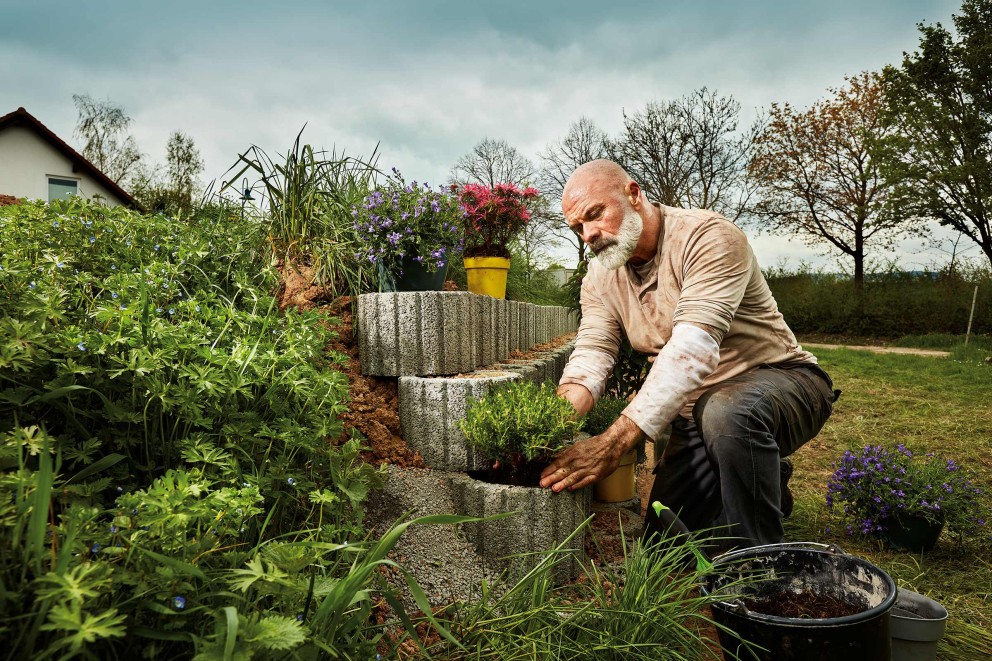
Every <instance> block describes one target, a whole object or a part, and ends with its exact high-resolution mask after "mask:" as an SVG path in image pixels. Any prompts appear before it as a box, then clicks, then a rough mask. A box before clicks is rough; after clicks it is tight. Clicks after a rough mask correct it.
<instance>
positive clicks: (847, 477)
mask: <svg viewBox="0 0 992 661" xmlns="http://www.w3.org/2000/svg"><path fill="white" fill-rule="evenodd" d="M834 468H835V470H834V473H833V475H831V476H830V479H829V480H828V481H827V497H826V500H827V507H828V508H829V509H831V510H832V509H833V508H834V506H837V507H838V508H840V509H842V515H843V518H844V519H845V520H846V521H847V522H848V525H847V531H848V533H849V534H851V535H855V534H861V535H871V536H879V535H881V534H883V533H884V532H885V531H886V530H888V529H889V527H890V526H892V525H893V523H894V521H895V520H896V519H897V518H898V517H901V516H914V517H923V518H925V519H927V520H929V521H934V522H944V523H945V524H946V526H947V528H948V529H949V530H950V531H952V532H955V533H957V534H958V535H959V536H961V537H963V536H966V535H977V534H978V533H979V532H981V530H982V529H983V528H984V526H985V522H986V517H987V516H988V512H987V508H986V507H985V505H984V503H983V501H982V494H983V492H982V490H981V489H980V488H978V487H977V486H975V485H974V484H973V483H972V480H971V476H970V475H969V474H968V472H967V471H966V470H965V469H963V468H962V467H961V466H959V465H958V463H957V462H956V461H955V460H954V459H949V458H946V457H942V456H940V455H938V454H935V453H933V452H930V453H927V454H914V453H913V451H912V450H910V449H909V448H907V447H906V446H905V445H903V444H901V443H900V444H898V445H896V446H895V448H894V449H888V448H884V447H882V446H881V445H866V446H865V447H864V448H863V449H862V450H860V451H851V450H847V451H846V452H844V456H843V457H841V460H840V465H838V464H836V463H835V464H834Z"/></svg>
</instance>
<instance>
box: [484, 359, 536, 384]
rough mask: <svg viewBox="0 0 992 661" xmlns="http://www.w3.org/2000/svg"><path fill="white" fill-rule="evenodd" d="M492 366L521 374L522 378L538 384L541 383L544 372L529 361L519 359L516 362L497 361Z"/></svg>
mask: <svg viewBox="0 0 992 661" xmlns="http://www.w3.org/2000/svg"><path fill="white" fill-rule="evenodd" d="M492 368H493V369H494V370H498V371H500V372H513V373H514V374H519V375H520V377H521V378H523V379H527V380H528V381H530V382H531V383H534V384H536V385H540V384H541V375H542V372H541V371H540V370H538V369H537V368H536V367H535V366H534V365H531V364H530V362H529V361H518V362H514V363H509V362H501V363H496V364H495V365H493V366H492Z"/></svg>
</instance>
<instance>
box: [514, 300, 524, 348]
mask: <svg viewBox="0 0 992 661" xmlns="http://www.w3.org/2000/svg"><path fill="white" fill-rule="evenodd" d="M526 308H527V304H526V303H521V302H520V301H511V307H510V324H511V331H510V332H511V333H513V343H512V345H511V347H510V350H511V351H513V350H517V351H519V350H522V349H526V348H527V347H526V346H525V345H526V343H527V333H526V331H525V329H524V326H525V324H526V321H525V320H526V316H525V312H524V310H526Z"/></svg>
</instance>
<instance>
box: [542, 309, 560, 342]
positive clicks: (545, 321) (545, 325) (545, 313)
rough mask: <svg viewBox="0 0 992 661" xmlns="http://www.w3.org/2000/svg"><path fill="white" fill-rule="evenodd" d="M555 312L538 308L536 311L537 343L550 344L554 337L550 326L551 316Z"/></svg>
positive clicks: (553, 331) (552, 328)
mask: <svg viewBox="0 0 992 661" xmlns="http://www.w3.org/2000/svg"><path fill="white" fill-rule="evenodd" d="M554 311H555V308H552V307H540V308H538V309H537V313H538V314H537V343H538V344H541V343H543V342H550V341H551V340H553V339H554V338H555V337H556V335H555V329H554V327H553V326H552V324H551V315H552V313H553V312H554Z"/></svg>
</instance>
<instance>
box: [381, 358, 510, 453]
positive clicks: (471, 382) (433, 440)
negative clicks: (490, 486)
mask: <svg viewBox="0 0 992 661" xmlns="http://www.w3.org/2000/svg"><path fill="white" fill-rule="evenodd" d="M520 378H523V377H522V376H521V375H520V374H518V373H517V372H515V371H512V370H506V371H493V372H476V373H475V374H474V375H473V376H472V377H471V378H422V377H417V376H404V377H400V380H399V392H398V395H397V397H398V399H399V409H400V411H399V412H400V430H401V433H402V434H403V440H405V441H406V444H407V445H408V446H409V447H410V449H412V450H416V451H417V452H420V454H421V456H423V458H424V461H425V462H426V463H427V465H428V466H430V467H431V468H437V469H441V470H450V471H467V470H482V469H486V468H489V467H490V465H491V462H490V461H489V460H488V459H487V458H486V457H484V456H483V455H481V454H479V453H478V452H476V450H475V448H472V447H469V446H468V445H466V443H465V435H464V434H463V433H462V430H461V429H460V428H459V426H458V425H459V422H461V421H462V420H464V419H465V413H466V409H467V404H468V400H469V399H470V398H474V399H480V398H482V397H484V396H485V395H486V393H488V392H489V390H490V389H491V388H492V387H493V386H494V385H496V384H499V383H504V382H508V381H514V380H517V379H520Z"/></svg>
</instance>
